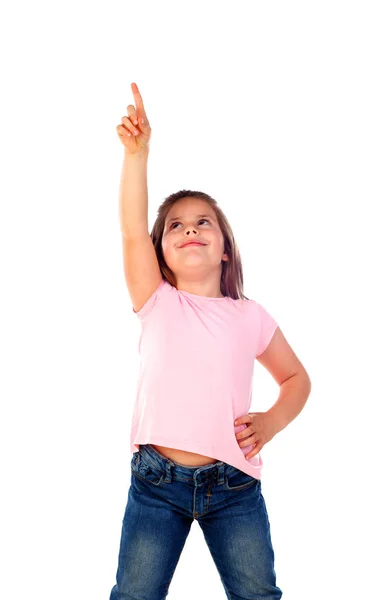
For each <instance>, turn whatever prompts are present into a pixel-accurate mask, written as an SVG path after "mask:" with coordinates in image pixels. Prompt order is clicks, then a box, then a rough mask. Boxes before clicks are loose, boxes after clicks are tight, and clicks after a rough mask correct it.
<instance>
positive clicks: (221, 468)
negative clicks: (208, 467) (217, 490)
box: [218, 462, 224, 485]
mask: <svg viewBox="0 0 382 600" xmlns="http://www.w3.org/2000/svg"><path fill="white" fill-rule="evenodd" d="M222 483H224V462H219V464H218V484H219V485H221V484H222Z"/></svg>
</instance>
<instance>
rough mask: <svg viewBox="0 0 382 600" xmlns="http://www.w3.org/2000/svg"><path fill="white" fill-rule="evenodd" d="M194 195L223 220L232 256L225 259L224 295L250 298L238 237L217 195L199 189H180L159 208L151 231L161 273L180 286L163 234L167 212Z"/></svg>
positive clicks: (222, 281) (222, 282)
mask: <svg viewBox="0 0 382 600" xmlns="http://www.w3.org/2000/svg"><path fill="white" fill-rule="evenodd" d="M188 196H192V197H193V198H198V199H200V200H205V201H206V202H208V204H209V205H210V206H211V207H212V209H213V210H214V212H215V215H216V219H217V221H218V223H219V227H220V229H221V231H222V234H223V237H224V253H226V254H227V255H228V259H229V260H228V261H223V260H222V273H221V279H220V291H221V293H222V294H223V296H229V297H230V298H233V299H234V300H237V299H239V298H241V299H242V300H249V298H247V297H246V296H244V293H243V267H242V263H241V258H240V253H239V249H238V247H237V244H236V242H235V238H234V235H233V232H232V229H231V226H230V224H229V222H228V219H227V217H226V216H225V214H224V213H223V211H222V210H221V208H219V206H218V203H217V202H216V200H215V199H214V198H212V197H211V196H209V195H208V194H205V193H204V192H198V191H194V190H180V191H179V192H175V193H173V194H170V196H167V198H165V200H164V201H163V202H162V204H161V205H160V206H159V208H158V216H157V218H156V220H155V223H154V225H153V228H152V231H151V233H150V237H151V240H152V242H153V245H154V248H155V252H156V255H157V258H158V262H159V267H160V270H161V273H162V275H163V277H164V279H166V280H167V281H168V283H170V284H171V285H172V286H173V287H176V279H175V276H174V273H173V272H172V270H171V269H170V268H169V267H168V266H167V264H166V262H165V260H164V257H163V252H162V236H163V230H164V225H165V220H166V217H167V213H168V212H169V210H170V208H171V207H172V206H173V204H175V202H177V200H180V199H181V198H185V197H188Z"/></svg>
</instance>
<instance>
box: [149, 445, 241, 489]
mask: <svg viewBox="0 0 382 600" xmlns="http://www.w3.org/2000/svg"><path fill="white" fill-rule="evenodd" d="M139 452H140V453H141V454H142V456H143V457H144V459H145V460H147V461H148V462H149V463H150V462H151V463H152V464H153V466H156V467H158V468H160V469H162V470H163V471H165V472H166V481H169V480H171V478H172V477H179V478H180V479H194V480H195V481H196V480H198V481H204V480H206V479H209V478H211V477H214V478H215V477H216V479H217V481H218V483H223V482H224V477H225V475H227V474H228V473H230V472H231V471H234V470H235V467H233V466H232V465H229V464H228V463H225V462H223V461H218V462H215V463H210V464H208V465H203V466H201V467H190V466H185V465H184V466H183V465H180V464H179V463H176V462H174V461H173V460H171V459H170V458H167V457H166V456H163V454H160V453H159V452H158V451H157V450H156V449H155V448H154V447H153V446H152V445H151V444H140V446H139Z"/></svg>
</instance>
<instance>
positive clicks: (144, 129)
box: [116, 83, 151, 154]
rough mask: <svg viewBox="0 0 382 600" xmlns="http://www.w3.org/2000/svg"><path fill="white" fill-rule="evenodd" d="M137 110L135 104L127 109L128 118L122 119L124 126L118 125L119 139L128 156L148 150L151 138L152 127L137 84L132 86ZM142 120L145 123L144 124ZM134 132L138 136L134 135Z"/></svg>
mask: <svg viewBox="0 0 382 600" xmlns="http://www.w3.org/2000/svg"><path fill="white" fill-rule="evenodd" d="M131 89H132V90H133V95H134V100H135V104H136V108H135V106H134V105H133V104H129V106H128V107H127V112H128V113H129V116H128V117H122V119H121V121H122V125H117V127H116V129H117V133H118V135H119V139H120V140H121V142H122V144H123V145H124V147H125V151H126V153H127V154H138V152H142V151H144V150H147V149H148V144H149V141H150V137H151V127H150V124H149V121H148V119H147V115H146V111H145V108H144V106H143V100H142V96H141V94H140V93H139V90H138V86H137V84H136V83H132V84H131ZM142 119H144V122H143V123H142ZM134 132H136V133H137V135H134Z"/></svg>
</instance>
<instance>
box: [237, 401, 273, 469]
mask: <svg viewBox="0 0 382 600" xmlns="http://www.w3.org/2000/svg"><path fill="white" fill-rule="evenodd" d="M244 423H249V425H247V427H245V429H242V430H241V431H239V433H236V439H237V440H240V441H239V446H240V448H244V447H245V446H255V447H254V448H253V449H252V450H250V451H249V452H248V453H247V454H246V455H245V458H246V459H247V460H248V459H249V458H252V457H253V456H255V455H256V454H257V453H258V452H260V450H261V449H262V448H263V446H264V445H265V444H266V443H267V442H270V441H271V439H272V438H273V437H274V436H275V435H276V433H277V427H276V423H275V421H274V419H273V418H272V417H271V416H270V415H269V413H267V412H255V413H248V414H247V415H243V416H242V417H239V418H238V419H236V420H235V425H242V424H244ZM248 436H249V437H248ZM244 438H246V439H244Z"/></svg>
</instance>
